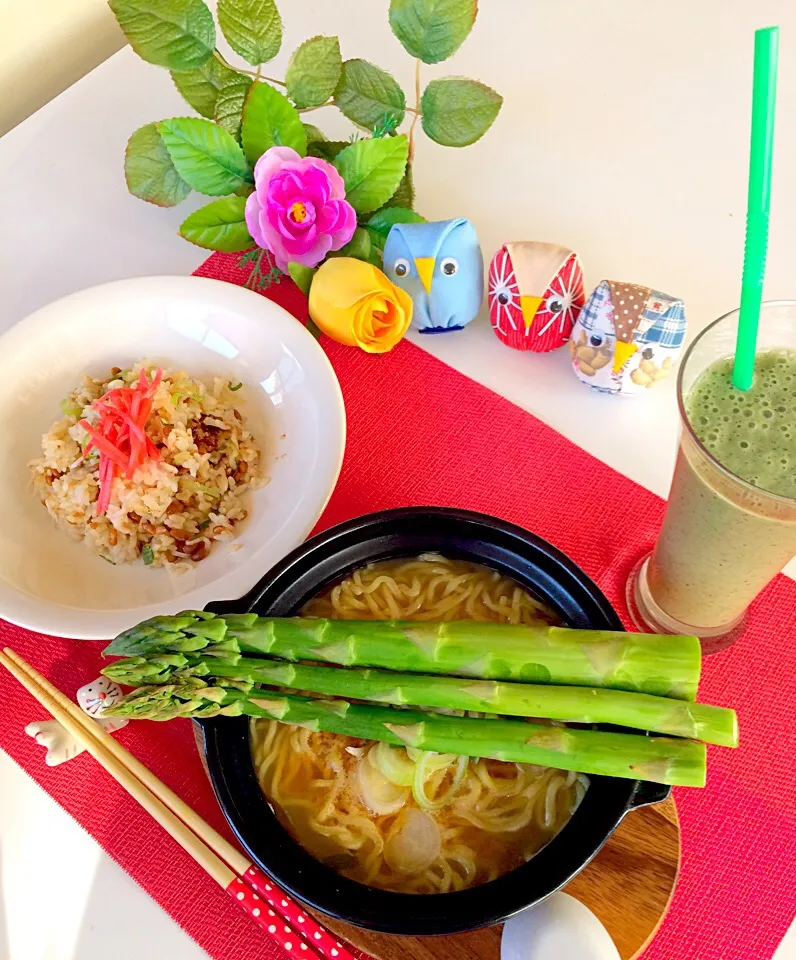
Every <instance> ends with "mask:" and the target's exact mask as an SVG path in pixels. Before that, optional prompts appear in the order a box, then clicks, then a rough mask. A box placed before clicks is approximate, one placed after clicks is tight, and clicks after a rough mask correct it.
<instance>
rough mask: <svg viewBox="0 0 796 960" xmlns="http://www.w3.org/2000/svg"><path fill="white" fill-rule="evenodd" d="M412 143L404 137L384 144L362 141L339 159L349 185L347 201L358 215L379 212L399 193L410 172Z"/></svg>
mask: <svg viewBox="0 0 796 960" xmlns="http://www.w3.org/2000/svg"><path fill="white" fill-rule="evenodd" d="M408 152H409V143H408V141H407V139H406V137H405V136H404V135H403V134H401V136H398V137H384V138H383V139H381V140H359V141H358V142H357V143H352V144H351V146H350V147H346V148H345V150H343V151H341V152H340V153H339V154H338V155H337V157H335V160H334V165H335V167H337V169H338V171H339V173H340V175H341V176H342V178H343V180H344V181H345V190H346V200H348V202H349V203H350V204H351V206H352V207H353V208H354V209H355V210H356V211H357V213H368V212H369V211H371V210H378V208H379V207H380V206H382V205H383V204H384V203H386V202H387V200H389V199H390V197H391V196H392V195H393V194H394V193H395V191H396V190H397V188H398V184H399V183H400V182H401V177H403V175H404V170H406V159H407V155H408Z"/></svg>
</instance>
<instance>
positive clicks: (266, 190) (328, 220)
mask: <svg viewBox="0 0 796 960" xmlns="http://www.w3.org/2000/svg"><path fill="white" fill-rule="evenodd" d="M246 224H247V226H248V227H249V233H251V235H252V237H254V240H255V243H256V244H257V245H258V246H260V247H264V248H265V249H266V250H270V251H271V253H272V254H273V255H274V258H275V260H276V265H277V266H278V267H279V269H280V270H287V265H288V263H290V262H291V261H294V262H296V263H301V264H303V265H304V266H305V267H316V266H317V265H318V264H319V263H320V262H321V260H323V258H324V257H325V256H326V254H327V253H329V251H330V250H339V249H340V248H341V247H343V246H345V244H347V243H348V241H349V240H350V239H351V237H352V236H353V235H354V230H356V226H357V215H356V213H355V212H354V208H353V207H352V206H351V204H350V203H348V201H347V200H346V199H345V184H344V183H343V178H342V177H341V176H340V174H339V173H338V172H337V171H336V170H335V168H334V167H333V166H332V165H331V164H330V163H327V162H326V161H325V160H320V159H318V158H317V157H303V158H302V157H300V156H299V155H298V154H297V153H296V151H295V150H293V149H291V148H290V147H271V148H270V149H269V150H266V151H265V153H264V154H263V155H262V156H261V157H260V159H259V160H258V161H257V163H256V164H255V167H254V193H252V194H251V195H250V196H249V198H248V200H247V201H246Z"/></svg>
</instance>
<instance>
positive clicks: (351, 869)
mask: <svg viewBox="0 0 796 960" xmlns="http://www.w3.org/2000/svg"><path fill="white" fill-rule="evenodd" d="M301 612H302V615H303V616H317V617H333V618H338V619H348V620H352V619H370V620H377V619H378V620H383V619H392V618H395V619H403V620H412V619H413V620H429V621H440V620H480V621H493V622H500V623H533V622H535V621H538V620H540V619H541V620H544V621H545V622H548V623H550V622H556V618H555V617H554V616H553V615H552V614H551V613H550V611H548V610H546V609H545V608H544V607H543V606H542V605H541V604H540V603H539V602H538V601H537V600H535V599H534V598H533V597H532V596H531V595H530V594H529V593H528V592H527V591H525V590H524V589H523V588H521V587H520V586H519V585H518V584H517V583H515V582H514V581H513V580H510V579H509V578H507V577H504V576H502V575H501V574H499V573H496V572H495V571H492V570H489V569H487V568H485V567H482V566H479V565H477V564H472V563H468V562H464V561H458V560H446V559H444V558H442V557H439V556H436V555H424V556H422V557H419V558H417V559H412V560H397V561H396V560H391V561H384V562H379V563H373V564H369V565H368V566H366V567H363V568H361V569H359V570H356V571H354V573H352V574H351V575H350V576H349V577H347V578H346V579H345V580H343V581H342V582H340V583H338V584H336V585H334V586H332V587H330V588H328V589H327V590H325V591H324V592H323V593H322V594H320V595H319V596H317V597H316V598H314V599H313V600H311V601H310V602H309V603H308V604H306V606H305V607H304V609H303V610H302V611H301ZM537 722H546V721H537ZM548 722H549V721H548ZM251 729H252V753H253V758H254V763H255V768H256V772H257V776H258V779H259V782H260V785H261V787H262V789H263V791H264V793H265V795H266V796H267V798H268V799H269V801H270V802H271V804H272V805H273V807H274V809H275V811H276V814H277V816H278V817H279V819H280V821H281V822H282V823H283V825H284V826H286V827H287V829H288V830H289V831H290V832H291V833H292V834H293V836H294V837H295V838H296V839H297V840H298V842H299V843H301V844H302V846H304V847H305V848H306V849H307V850H308V851H309V852H310V853H312V854H313V856H315V857H316V858H317V859H319V860H321V861H323V862H325V863H327V864H328V865H329V866H331V867H333V868H334V869H336V870H337V871H339V872H340V873H342V874H343V875H345V876H346V877H349V878H351V879H353V880H358V881H360V882H361V883H365V884H368V885H369V886H373V887H380V888H383V889H386V890H393V891H397V892H401V893H446V892H449V891H453V890H462V889H465V888H467V887H471V886H474V885H476V884H479V883H484V882H486V881H488V880H492V879H495V878H496V877H499V876H500V875H502V874H504V873H506V872H508V871H509V870H512V869H514V868H515V867H517V866H519V865H521V864H522V863H524V862H525V861H527V860H528V859H529V858H530V857H532V856H533V855H534V854H535V853H536V852H537V851H538V850H539V849H540V848H541V847H543V846H544V845H545V844H546V843H547V842H548V841H549V840H550V839H551V838H552V837H553V836H555V834H556V833H558V831H559V830H561V828H562V827H563V826H564V824H565V823H566V822H567V821H568V820H569V818H570V817H571V815H572V814H573V813H574V811H575V809H576V808H577V806H578V804H579V803H580V801H581V800H582V799H583V795H584V793H585V792H586V789H587V787H588V778H587V777H585V776H584V775H582V774H575V773H571V772H566V771H562V770H556V769H553V768H549V767H538V766H534V765H532V764H520V763H506V762H503V761H499V760H485V759H481V760H478V759H471V758H467V757H457V756H453V755H449V754H436V753H430V752H426V751H420V750H414V749H413V748H411V747H410V748H404V747H394V746H391V745H389V744H386V743H375V742H374V741H369V740H361V739H355V738H351V737H341V736H338V735H336V734H330V733H324V732H321V731H312V730H309V729H306V728H303V727H298V726H291V725H287V724H280V723H278V722H276V721H272V720H254V721H252V728H251Z"/></svg>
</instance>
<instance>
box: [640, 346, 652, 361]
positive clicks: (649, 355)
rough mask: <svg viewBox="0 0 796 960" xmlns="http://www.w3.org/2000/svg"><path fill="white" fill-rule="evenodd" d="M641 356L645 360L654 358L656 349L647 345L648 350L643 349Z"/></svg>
mask: <svg viewBox="0 0 796 960" xmlns="http://www.w3.org/2000/svg"><path fill="white" fill-rule="evenodd" d="M641 356H642V357H643V358H644V359H645V360H652V358H653V357H654V356H655V351H654V350H653V349H652V347H647V349H646V350H644V351H642V354H641Z"/></svg>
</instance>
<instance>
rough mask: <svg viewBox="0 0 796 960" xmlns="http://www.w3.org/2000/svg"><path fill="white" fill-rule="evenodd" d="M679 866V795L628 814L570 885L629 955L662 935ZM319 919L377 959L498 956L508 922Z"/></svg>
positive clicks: (625, 958)
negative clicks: (426, 929) (458, 929)
mask: <svg viewBox="0 0 796 960" xmlns="http://www.w3.org/2000/svg"><path fill="white" fill-rule="evenodd" d="M679 870H680V823H679V821H678V819H677V808H676V807H675V805H674V800H667V801H666V802H665V803H659V804H657V805H655V806H651V807H642V808H641V809H639V810H634V811H632V812H631V813H629V814H628V815H627V816H626V817H625V819H624V821H623V822H622V824H621V825H620V826H619V828H618V829H617V830H616V831H615V832H614V834H613V836H612V837H611V839H610V840H609V841H608V843H606V845H605V846H604V847H603V848H602V850H601V851H600V852H599V853H598V854H597V856H596V857H595V858H594V860H592V862H591V863H590V864H589V865H588V867H586V868H585V869H584V870H583V871H581V873H579V874H578V876H577V877H575V879H574V880H572V881H571V883H569V884H567V886H566V887H564V889H565V890H566V892H567V893H569V894H571V895H572V896H573V897H577V899H578V900H580V901H581V902H582V903H585V904H586V906H587V907H588V908H589V909H590V910H591V911H592V912H593V913H595V914H596V915H597V916H598V917H599V918H600V920H601V921H602V922H603V924H604V925H605V927H606V929H607V930H608V932H609V933H610V934H611V938H612V939H613V941H614V943H615V944H616V947H617V949H618V950H619V954H620V956H621V957H622V960H633V958H635V957H638V956H639V955H640V954H641V952H642V951H643V950H644V948H645V947H646V946H647V944H648V943H649V942H650V940H652V938H653V937H654V936H655V933H656V932H657V930H658V927H659V926H660V924H661V921H662V920H663V918H664V916H665V915H666V911H667V909H668V907H669V903H670V902H671V899H672V894H673V893H674V885H675V882H676V881H677V874H678V872H679ZM316 916H317V917H318V919H319V920H320V921H321V922H322V923H324V924H325V925H326V926H327V927H329V928H331V929H332V930H334V931H335V932H336V933H338V934H341V935H342V936H343V937H345V939H346V940H348V941H349V943H353V944H354V945H355V946H357V947H359V948H360V949H361V950H364V951H366V952H367V953H369V954H370V955H371V956H372V957H375V958H376V960H407V958H410V957H411V960H499V957H500V935H501V932H502V929H503V928H502V926H497V927H488V928H486V929H485V930H476V931H475V932H473V933H460V934H455V935H453V936H449V937H396V936H392V935H390V934H386V933H373V932H371V931H370V930H362V929H360V928H359V927H352V926H350V925H349V924H347V923H341V922H339V921H337V920H332V919H330V918H329V917H327V916H323V915H321V914H316Z"/></svg>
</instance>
